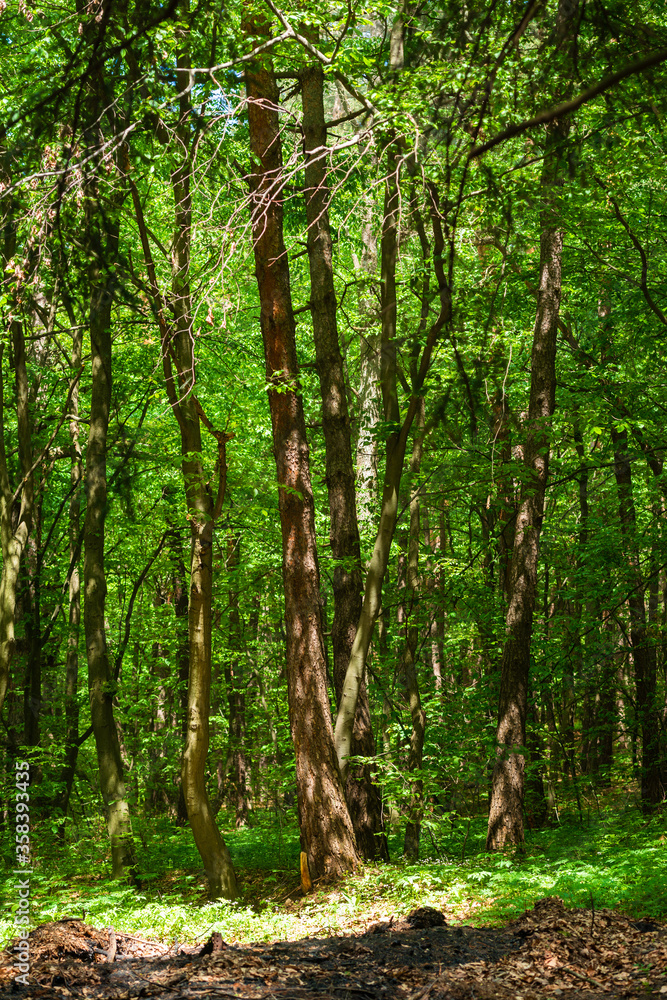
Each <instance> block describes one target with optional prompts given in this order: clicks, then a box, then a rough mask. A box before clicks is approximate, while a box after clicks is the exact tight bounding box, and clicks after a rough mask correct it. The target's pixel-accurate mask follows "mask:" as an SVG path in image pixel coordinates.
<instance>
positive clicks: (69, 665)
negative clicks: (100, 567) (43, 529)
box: [58, 324, 83, 837]
mask: <svg viewBox="0 0 667 1000" xmlns="http://www.w3.org/2000/svg"><path fill="white" fill-rule="evenodd" d="M82 335H83V330H82V328H81V326H80V325H79V324H73V327H72V355H71V367H72V371H73V373H74V378H76V379H77V384H76V385H75V386H73V388H72V392H71V396H70V399H71V402H70V407H71V409H70V413H71V414H72V420H71V421H70V425H69V434H70V440H71V442H72V459H71V463H70V484H71V487H72V496H71V499H70V502H69V523H68V528H67V531H68V540H69V558H70V562H71V563H72V564H73V565H72V572H71V574H70V579H69V628H68V632H67V658H66V661H65V720H66V726H67V732H66V735H65V762H64V764H63V769H62V773H61V776H60V780H61V782H62V785H63V788H62V791H61V793H60V796H59V800H58V807H59V808H60V809H61V810H62V812H63V823H62V826H61V827H60V830H61V836H62V837H64V836H65V825H66V819H67V808H68V805H69V799H70V795H71V792H72V784H73V781H74V769H75V767H76V759H77V755H78V752H79V698H78V688H79V633H80V628H81V582H80V578H79V552H80V544H81V543H80V539H79V534H80V531H81V483H82V480H83V458H82V454H81V443H80V440H79V420H78V417H79V386H78V372H79V369H80V367H81V358H82V349H83V343H82V340H83V336H82Z"/></svg>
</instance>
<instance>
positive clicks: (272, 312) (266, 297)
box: [246, 20, 358, 879]
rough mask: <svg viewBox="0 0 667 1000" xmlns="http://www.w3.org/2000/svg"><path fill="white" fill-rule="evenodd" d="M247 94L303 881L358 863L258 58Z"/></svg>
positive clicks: (272, 120) (278, 167) (264, 67)
mask: <svg viewBox="0 0 667 1000" xmlns="http://www.w3.org/2000/svg"><path fill="white" fill-rule="evenodd" d="M246 30H247V31H248V33H250V34H253V35H258V34H259V35H264V34H265V33H266V31H267V26H266V23H265V22H264V21H261V20H257V21H254V22H248V23H246ZM246 94H247V98H248V121H249V129H250V147H251V150H252V153H253V156H254V158H255V164H256V165H255V168H254V170H253V173H252V175H251V176H250V187H251V198H252V231H253V239H254V244H255V273H256V276H257V284H258V288H259V297H260V304H261V311H260V325H261V329H262V337H263V340H264V356H265V361H266V377H267V381H268V383H269V406H270V410H271V424H272V429H273V446H274V453H275V459H276V471H277V479H278V484H279V509H280V524H281V531H282V539H283V583H284V588H285V627H286V632H287V685H288V699H289V714H290V726H291V731H292V740H293V742H294V748H295V752H296V778H297V796H298V805H299V825H300V829H301V839H302V850H303V851H304V852H305V854H306V855H307V859H308V865H309V868H310V877H311V879H312V878H317V877H319V876H322V875H336V874H340V873H342V872H344V871H349V870H351V869H353V868H355V866H356V864H357V860H358V855H357V850H356V844H355V838H354V831H353V828H352V823H351V820H350V815H349V812H348V808H347V804H346V802H345V796H344V793H343V787H342V784H341V779H340V774H339V772H338V767H337V761H336V752H335V748H334V742H333V732H332V726H331V711H330V707H329V698H328V693H327V685H326V661H325V651H324V637H323V633H322V610H321V603H320V579H319V566H318V562H317V548H316V536H315V511H314V503H313V495H312V489H311V484H310V468H309V455H308V442H307V440H306V426H305V420H304V415H303V403H302V400H301V395H300V392H299V384H298V366H297V358H296V342H295V324H294V314H293V310H292V300H291V293H290V282H289V267H288V263H287V253H286V250H285V244H284V240H283V206H282V194H281V183H282V154H281V144H280V130H279V121H278V112H277V106H278V99H279V97H278V91H277V87H276V84H275V79H274V76H273V71H272V68H271V64H270V60H269V59H267V57H266V55H263V56H262V58H261V61H260V60H258V61H257V62H256V63H250V64H248V68H247V70H246Z"/></svg>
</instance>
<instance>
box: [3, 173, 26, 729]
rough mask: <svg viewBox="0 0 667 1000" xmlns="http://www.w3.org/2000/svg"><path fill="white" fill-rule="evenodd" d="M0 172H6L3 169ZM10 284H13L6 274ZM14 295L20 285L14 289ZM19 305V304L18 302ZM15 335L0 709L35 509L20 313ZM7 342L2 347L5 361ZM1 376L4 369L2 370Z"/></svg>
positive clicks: (9, 253)
mask: <svg viewBox="0 0 667 1000" xmlns="http://www.w3.org/2000/svg"><path fill="white" fill-rule="evenodd" d="M0 176H3V172H2V171H0ZM12 208H13V206H10V208H9V210H8V212H7V215H6V216H5V218H4V219H3V220H2V221H3V224H4V229H5V242H4V246H3V248H2V249H3V262H2V263H3V272H4V270H5V268H6V266H7V265H8V264H9V262H10V261H11V260H12V258H13V256H14V253H15V251H16V229H15V220H14V218H13V216H12ZM4 277H5V284H6V285H7V284H9V281H8V280H7V279H8V276H7V275H6V274H5V275H4ZM14 292H15V295H17V294H18V288H17V287H15V289H14ZM17 306H18V303H17ZM10 336H11V341H12V349H13V353H14V372H15V384H16V408H17V431H18V453H19V463H20V469H21V477H22V478H21V481H20V483H19V484H18V488H17V490H16V494H17V500H18V502H19V509H18V516H15V515H16V511H15V503H16V500H15V496H14V489H13V488H12V486H11V485H10V478H9V467H8V464H7V454H6V451H5V399H4V387H5V386H4V378H1V377H0V544H1V546H2V573H1V575H0V713H2V709H3V706H4V703H5V698H6V695H7V690H8V687H9V674H10V669H11V665H12V660H13V658H14V653H15V650H16V638H15V634H14V614H15V609H16V588H17V585H18V579H19V572H20V567H21V557H22V555H23V551H24V549H25V546H26V543H27V541H28V537H29V535H30V531H31V529H32V519H33V508H34V485H33V472H32V436H31V427H32V424H31V416H30V394H29V390H28V375H27V370H26V347H25V332H24V328H23V321H22V319H21V318H20V317H18V316H15V317H14V319H13V320H12V322H11V326H10ZM2 349H3V345H0V362H1V361H2ZM0 375H1V373H0Z"/></svg>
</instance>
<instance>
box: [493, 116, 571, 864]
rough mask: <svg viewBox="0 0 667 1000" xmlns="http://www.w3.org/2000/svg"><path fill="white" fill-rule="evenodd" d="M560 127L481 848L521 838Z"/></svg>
mask: <svg viewBox="0 0 667 1000" xmlns="http://www.w3.org/2000/svg"><path fill="white" fill-rule="evenodd" d="M565 135H566V131H565V127H563V126H559V125H552V126H551V127H550V131H549V134H548V137H547V146H546V150H545V158H544V165H543V170H542V190H543V197H544V205H543V209H542V212H541V227H542V235H541V239H540V281H539V289H538V297H537V315H536V319H535V330H534V334H533V350H532V358H531V379H530V400H529V407H528V418H527V421H526V445H525V455H524V464H525V469H526V482H525V485H524V487H523V489H522V492H521V499H520V503H519V508H518V512H517V518H516V527H515V535H514V546H513V550H512V563H511V570H510V598H509V604H508V608H507V615H506V636H505V643H504V647H503V655H502V663H501V678H500V699H499V707H498V728H497V736H496V739H497V744H498V750H497V758H496V762H495V766H494V769H493V776H492V779H491V802H490V809H489V826H488V833H487V841H486V846H487V850H494V849H501V848H504V847H507V846H509V845H512V844H515V845H518V844H522V843H523V840H524V824H523V799H524V766H525V762H524V748H525V745H526V715H527V710H528V671H529V665H530V645H531V635H532V626H533V612H534V608H535V598H536V592H537V565H538V558H539V540H540V531H541V528H542V518H543V515H544V497H545V491H546V484H547V475H548V469H549V433H550V423H551V417H552V415H553V412H554V407H555V398H556V337H557V332H558V315H559V309H560V296H561V257H562V250H563V233H562V230H561V228H560V226H559V218H558V214H559V213H558V209H557V207H556V204H555V190H554V189H555V187H556V186H557V185H558V184H559V183H560V178H561V166H560V150H559V146H560V144H561V143H562V142H563V140H564V138H565Z"/></svg>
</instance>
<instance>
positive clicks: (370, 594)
mask: <svg viewBox="0 0 667 1000" xmlns="http://www.w3.org/2000/svg"><path fill="white" fill-rule="evenodd" d="M399 169H400V160H399V157H398V152H397V149H396V146H395V145H394V144H393V143H392V144H390V146H389V149H388V152H387V177H386V186H385V205H384V221H383V229H382V253H381V257H382V297H381V308H382V333H381V348H382V349H381V368H380V375H381V386H382V399H383V409H384V422H385V425H386V427H387V428H388V429H389V432H388V434H387V440H386V459H385V473H384V482H383V489H382V504H381V509H380V523H379V526H378V532H377V536H376V539H375V544H374V546H373V554H372V556H371V559H370V562H369V564H368V569H367V572H366V582H365V586H364V599H363V603H362V608H361V616H360V618H359V623H358V625H357V632H356V635H355V638H354V643H353V645H352V650H351V652H350V661H349V664H348V668H347V673H346V675H345V683H344V685H343V692H342V695H341V698H340V704H339V707H338V714H337V716H336V729H335V738H336V753H337V754H338V765H339V767H340V770H341V774H343V775H345V774H346V772H347V767H348V757H349V756H350V753H351V746H352V734H353V725H354V718H355V713H356V707H357V699H358V696H359V691H360V688H361V684H362V681H363V676H364V669H365V666H366V657H367V656H368V650H369V647H370V643H371V637H372V635H373V629H374V627H375V622H376V620H377V617H378V614H379V613H380V608H381V607H382V583H383V580H384V575H385V573H386V571H387V564H388V562H389V554H390V550H391V542H392V539H393V537H394V530H395V528H396V517H397V513H398V498H399V490H400V485H401V476H402V472H403V461H404V458H405V449H406V445H407V440H408V435H409V433H410V429H411V427H412V422H413V420H414V417H415V414H416V412H417V409H418V406H419V399H420V392H421V388H422V385H423V382H424V379H425V378H426V374H427V372H428V370H429V367H430V363H431V356H432V353H433V347H434V345H435V342H436V340H437V338H438V337H439V335H440V333H441V332H442V330H443V329H444V327H445V325H446V324H447V323H448V322H449V320H450V318H451V290H450V288H449V284H448V282H447V280H446V278H445V276H444V270H443V266H442V257H443V254H444V240H443V236H442V228H441V214H440V210H439V207H438V204H437V198H436V195H435V191H434V190H433V189H431V190H430V194H431V198H432V203H433V211H432V216H431V219H432V224H433V233H434V257H437V263H436V265H434V269H435V271H436V275H437V277H438V286H439V287H438V291H439V297H440V312H439V314H438V316H437V318H436V320H435V321H434V322H433V324H432V325H431V327H430V329H429V330H428V333H427V334H426V342H425V345H424V348H423V350H422V353H421V357H420V358H419V359H418V360H417V358H416V357H415V358H413V364H412V365H411V368H412V372H411V374H412V394H411V396H410V401H409V404H408V409H407V413H406V415H405V418H404V420H403V422H402V423H401V420H400V410H399V405H398V388H397V375H396V350H397V348H396V317H397V306H396V257H397V252H398V221H399V205H400V198H399V184H398V180H399Z"/></svg>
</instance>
